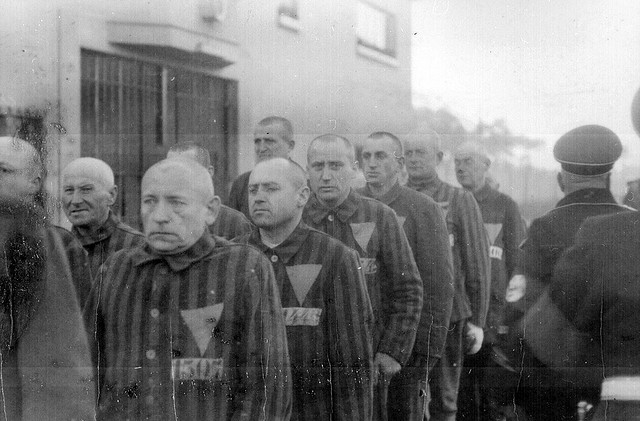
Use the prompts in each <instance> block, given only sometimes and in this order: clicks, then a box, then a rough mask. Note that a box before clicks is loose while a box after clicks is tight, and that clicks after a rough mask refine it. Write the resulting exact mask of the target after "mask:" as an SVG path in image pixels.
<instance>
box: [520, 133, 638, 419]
mask: <svg viewBox="0 0 640 421" xmlns="http://www.w3.org/2000/svg"><path fill="white" fill-rule="evenodd" d="M553 153H554V157H555V159H556V160H557V161H558V162H560V164H561V166H562V170H561V171H560V173H559V174H558V184H559V185H560V189H561V190H562V191H563V192H564V194H565V197H564V198H563V199H562V200H561V201H560V202H558V204H557V205H556V207H555V208H554V209H552V210H551V211H549V212H548V213H547V214H546V215H544V216H542V217H541V218H538V219H536V220H534V221H533V223H532V224H531V227H530V228H529V232H528V235H527V239H526V240H525V241H524V243H523V245H522V249H523V255H522V260H521V262H520V264H519V269H518V271H517V273H519V274H521V275H523V276H524V279H525V280H526V293H524V296H523V297H521V298H519V300H518V301H517V302H516V303H514V304H515V305H516V306H517V307H518V308H519V309H521V310H522V311H526V310H527V309H529V308H530V307H531V306H532V305H534V303H536V301H537V300H538V299H539V298H540V296H541V294H542V293H543V291H545V289H546V288H547V286H548V285H549V283H550V281H551V278H552V275H553V270H554V267H555V265H556V262H557V260H558V259H559V258H560V256H561V255H562V253H563V252H564V250H565V249H567V248H568V247H570V246H571V245H572V244H573V243H574V238H575V235H576V232H577V231H578V228H579V227H580V225H581V224H582V223H583V222H584V221H585V219H587V218H588V217H591V216H597V215H604V214H611V213H616V212H621V211H624V210H626V209H627V208H626V207H624V206H622V205H619V204H617V203H616V201H615V199H614V198H613V196H612V194H611V192H610V190H609V177H610V171H611V168H612V167H613V164H614V163H615V161H616V160H617V159H618V158H619V157H620V154H621V153H622V144H621V143H620V139H619V138H618V136H617V135H616V134H615V133H613V132H612V131H611V130H609V129H607V128H605V127H602V126H598V125H588V126H582V127H578V128H576V129H573V130H571V131H569V132H567V133H566V134H564V135H563V136H562V137H560V139H558V141H557V142H556V145H555V147H554V151H553ZM517 277H518V276H516V278H517ZM511 282H512V283H513V282H514V279H512V281H511ZM518 295H520V294H517V295H516V298H518ZM508 301H513V299H511V300H510V299H509V298H508ZM525 331H526V332H527V335H526V336H525V338H524V339H525V341H526V340H528V339H531V338H532V335H533V334H532V333H531V332H530V331H528V330H526V329H525ZM523 352H524V354H523V355H521V356H520V357H518V360H522V361H523V370H524V371H523V374H524V375H523V377H522V383H521V386H520V387H519V390H518V391H517V394H516V401H518V403H520V404H521V405H523V406H524V407H525V409H526V411H527V414H528V415H530V418H531V419H533V420H549V419H555V420H570V419H573V417H574V416H575V413H576V404H577V403H578V401H579V400H580V398H588V399H594V394H595V398H597V393H598V392H597V391H594V390H588V389H582V390H578V388H567V387H566V386H567V385H566V383H565V382H564V381H561V380H560V378H559V376H558V375H557V373H555V372H553V371H550V370H548V369H547V368H545V365H544V364H543V363H542V362H541V361H539V360H538V359H537V358H535V357H533V356H532V352H531V350H530V349H528V347H527V346H525V349H524V351H523ZM543 403H544V404H543Z"/></svg>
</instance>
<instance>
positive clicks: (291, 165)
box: [249, 158, 307, 189]
mask: <svg viewBox="0 0 640 421" xmlns="http://www.w3.org/2000/svg"><path fill="white" fill-rule="evenodd" d="M255 171H258V173H262V172H271V173H280V174H283V175H284V176H285V177H284V178H285V179H286V180H287V181H289V182H290V183H291V185H292V186H293V187H294V188H295V189H299V188H300V187H302V186H304V185H306V184H307V172H306V171H305V170H304V169H303V168H302V167H301V166H300V165H298V164H296V163H295V162H293V161H291V160H290V159H284V158H273V159H270V160H268V161H263V162H259V163H258V164H257V165H256V166H255V168H254V169H253V170H252V171H251V175H254V172H255ZM249 184H251V177H250V178H249Z"/></svg>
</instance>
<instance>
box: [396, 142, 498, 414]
mask: <svg viewBox="0 0 640 421" xmlns="http://www.w3.org/2000/svg"><path fill="white" fill-rule="evenodd" d="M404 152H405V159H406V164H407V173H408V174H409V180H408V182H407V187H409V188H411V189H413V190H417V191H419V192H421V193H424V194H426V195H428V196H430V197H431V198H432V199H433V200H435V201H436V202H437V203H438V204H439V205H440V206H441V207H442V209H443V210H444V212H445V220H446V221H447V228H448V230H449V240H450V244H451V251H452V254H453V273H454V296H453V309H452V311H451V320H450V324H449V333H448V335H447V341H446V346H445V351H444V353H443V355H442V358H441V359H440V361H439V362H438V363H437V364H436V367H435V369H434V370H433V372H432V374H433V375H432V376H431V378H430V381H429V385H430V387H431V392H432V395H433V396H432V400H431V404H430V406H429V410H430V412H431V415H432V418H433V419H434V420H455V417H456V412H457V410H458V409H457V404H456V401H457V397H458V387H459V382H460V374H461V369H462V360H463V355H464V353H465V351H466V352H468V353H475V352H478V351H479V350H480V347H481V346H482V341H483V338H484V332H483V328H484V326H485V321H486V317H487V311H488V309H489V287H490V280H491V266H490V265H491V264H490V260H489V243H488V240H487V235H486V231H485V228H484V225H483V222H482V214H481V213H480V209H479V208H478V204H477V203H476V200H475V199H474V198H473V195H472V194H471V193H469V192H466V191H464V190H463V189H460V188H457V187H453V186H451V185H449V184H446V183H444V182H442V181H441V180H440V178H439V177H438V173H437V171H436V167H437V165H438V164H439V163H440V162H441V161H442V157H443V153H442V147H441V145H440V137H439V136H438V135H437V134H436V133H435V132H432V133H426V134H421V135H411V136H410V137H409V138H408V139H407V140H406V142H405V151H404ZM463 337H466V338H467V340H466V342H467V343H468V346H465V341H464V340H463ZM465 348H466V349H465Z"/></svg>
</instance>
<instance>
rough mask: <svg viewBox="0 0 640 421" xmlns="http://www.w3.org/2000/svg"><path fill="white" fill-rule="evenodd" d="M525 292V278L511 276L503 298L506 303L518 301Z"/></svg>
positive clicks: (522, 276)
mask: <svg viewBox="0 0 640 421" xmlns="http://www.w3.org/2000/svg"><path fill="white" fill-rule="evenodd" d="M526 292H527V278H525V277H524V275H513V278H511V280H510V281H509V286H508V287H507V294H506V296H505V298H506V300H507V302H508V303H515V302H516V301H519V300H520V299H521V298H522V297H524V294H526Z"/></svg>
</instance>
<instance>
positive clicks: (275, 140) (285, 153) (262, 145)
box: [253, 124, 292, 162]
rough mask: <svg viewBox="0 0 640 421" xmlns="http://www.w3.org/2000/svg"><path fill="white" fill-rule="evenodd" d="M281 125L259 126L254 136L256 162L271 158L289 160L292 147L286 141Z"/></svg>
mask: <svg viewBox="0 0 640 421" xmlns="http://www.w3.org/2000/svg"><path fill="white" fill-rule="evenodd" d="M282 132H283V130H282V127H280V125H279V124H269V125H266V126H262V125H258V127H256V131H255V133H254V136H253V145H254V149H255V152H256V160H257V161H258V162H262V161H264V160H267V159H271V158H288V157H289V152H291V148H292V145H291V143H289V142H288V141H286V140H285V139H284V137H283V134H282Z"/></svg>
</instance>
